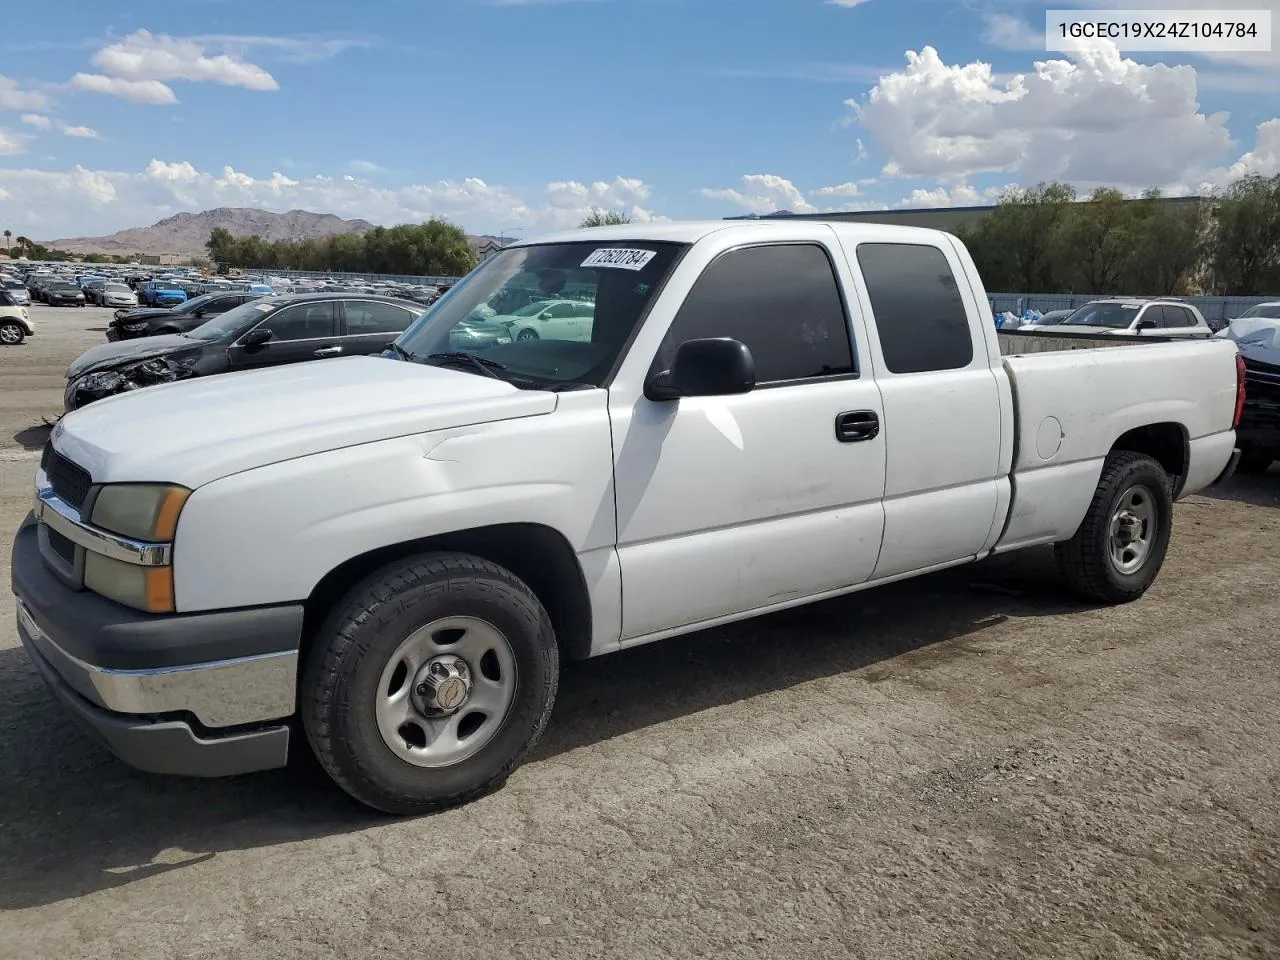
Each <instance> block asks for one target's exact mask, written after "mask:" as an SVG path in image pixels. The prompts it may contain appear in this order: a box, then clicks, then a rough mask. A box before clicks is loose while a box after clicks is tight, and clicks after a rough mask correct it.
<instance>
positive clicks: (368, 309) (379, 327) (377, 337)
mask: <svg viewBox="0 0 1280 960" xmlns="http://www.w3.org/2000/svg"><path fill="white" fill-rule="evenodd" d="M342 312H343V315H344V326H343V337H342V352H343V353H346V354H374V353H381V352H382V351H383V350H385V349H387V347H389V346H391V344H393V343H394V342H395V341H396V338H397V337H399V336H400V334H402V333H404V331H405V329H406V328H407V327H408V326H409V324H410V323H412V322H413V321H414V320H415V319H417V317H418V315H419V314H420V313H421V312H422V311H421V310H419V311H417V312H414V311H411V310H409V309H408V308H407V307H401V306H398V305H396V304H394V303H386V302H384V301H381V300H343V301H342Z"/></svg>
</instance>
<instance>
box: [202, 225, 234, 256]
mask: <svg viewBox="0 0 1280 960" xmlns="http://www.w3.org/2000/svg"><path fill="white" fill-rule="evenodd" d="M235 240H236V238H235V237H234V236H232V235H231V231H230V230H228V229H227V228H226V227H214V228H213V230H212V231H211V232H210V234H209V239H208V240H207V241H205V245H204V246H205V249H206V250H208V251H209V259H210V260H212V261H213V262H214V263H228V262H229V261H230V259H231V254H232V250H233V248H234V246H235Z"/></svg>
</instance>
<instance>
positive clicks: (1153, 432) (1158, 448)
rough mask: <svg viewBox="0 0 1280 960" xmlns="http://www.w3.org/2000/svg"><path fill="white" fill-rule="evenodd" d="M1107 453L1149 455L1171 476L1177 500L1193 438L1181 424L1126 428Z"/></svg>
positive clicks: (1174, 495)
mask: <svg viewBox="0 0 1280 960" xmlns="http://www.w3.org/2000/svg"><path fill="white" fill-rule="evenodd" d="M1107 452H1108V454H1109V455H1110V454H1116V453H1121V452H1128V453H1140V454H1142V455H1144V456H1148V457H1150V458H1151V459H1152V460H1154V461H1156V463H1158V464H1160V466H1162V467H1163V468H1164V472H1165V473H1167V474H1168V475H1169V481H1170V486H1171V491H1170V492H1171V494H1172V496H1173V499H1175V500H1176V499H1178V495H1179V494H1180V493H1181V492H1182V485H1183V483H1185V482H1186V478H1187V469H1188V467H1189V465H1190V462H1191V440H1190V435H1189V434H1188V432H1187V428H1186V427H1185V426H1183V425H1182V424H1181V423H1177V422H1173V421H1165V422H1161V423H1149V424H1145V425H1143V426H1141V427H1134V428H1133V429H1132V430H1127V431H1125V432H1124V433H1122V434H1121V435H1120V436H1119V437H1117V438H1116V441H1115V443H1113V444H1111V448H1110V450H1108V451H1107Z"/></svg>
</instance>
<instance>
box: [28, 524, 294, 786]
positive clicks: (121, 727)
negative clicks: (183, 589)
mask: <svg viewBox="0 0 1280 960" xmlns="http://www.w3.org/2000/svg"><path fill="white" fill-rule="evenodd" d="M41 536H47V532H45V531H44V529H43V528H42V527H41V526H40V525H39V524H37V523H36V521H35V518H34V516H29V517H28V518H27V520H26V521H25V522H24V523H23V525H22V526H21V527H20V528H19V530H18V534H17V536H16V537H15V538H14V545H13V563H12V578H13V592H14V593H15V594H16V595H17V598H18V604H17V606H18V635H19V637H20V638H21V640H22V644H23V646H24V647H25V648H26V650H27V652H28V654H29V655H30V656H31V659H32V662H33V663H34V664H35V665H36V667H37V669H38V670H39V671H40V674H41V676H43V677H44V679H45V681H46V682H47V683H48V685H49V687H50V688H51V689H52V691H53V692H54V694H55V695H56V696H57V698H58V699H59V700H60V701H61V702H62V703H63V705H64V706H65V707H66V708H67V709H68V710H70V711H71V713H72V714H74V715H75V716H76V717H77V718H78V719H79V720H80V721H81V722H82V723H84V724H85V725H87V726H88V727H89V728H90V729H92V730H94V731H96V733H97V735H98V738H99V739H100V740H101V741H102V742H104V743H105V744H106V745H107V746H108V747H109V748H110V749H111V750H112V751H113V752H114V753H115V754H116V755H117V756H119V757H120V758H121V759H122V760H124V761H125V762H126V763H128V764H130V765H132V766H134V767H137V768H139V769H141V770H147V771H150V772H154V773H174V774H184V775H188V776H226V775H230V774H236V773H249V772H252V771H256V770H266V769H271V768H273V767H280V766H283V765H284V764H285V762H286V760H287V757H288V748H289V728H288V725H287V724H286V722H285V721H286V720H287V719H288V718H289V717H290V716H291V715H292V714H293V713H294V710H295V708H296V690H297V671H298V657H299V641H300V637H301V632H302V607H301V606H300V605H296V604H290V605H284V606H276V607H260V608H250V609H242V610H226V611H218V612H215V613H199V614H176V615H172V616H157V615H152V614H144V613H139V612H137V611H134V610H130V609H128V608H127V607H123V606H121V605H119V604H116V603H113V602H112V601H110V600H107V599H105V598H103V597H100V596H98V595H97V594H94V593H92V592H89V591H85V590H75V589H72V588H71V587H69V586H67V585H66V584H65V583H63V581H62V580H61V579H60V578H59V577H58V576H56V575H55V574H54V573H53V571H52V570H50V569H49V567H48V566H47V565H46V564H45V562H44V560H43V558H42V556H41V550H40V538H41Z"/></svg>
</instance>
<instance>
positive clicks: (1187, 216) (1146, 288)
mask: <svg viewBox="0 0 1280 960" xmlns="http://www.w3.org/2000/svg"><path fill="white" fill-rule="evenodd" d="M1129 204H1130V207H1131V209H1132V213H1133V221H1132V238H1133V247H1132V250H1131V251H1130V253H1129V256H1128V259H1127V262H1126V265H1125V270H1124V275H1123V277H1122V279H1121V286H1122V288H1123V290H1124V292H1126V293H1134V294H1142V293H1150V294H1156V295H1163V296H1168V295H1170V294H1182V293H1187V292H1189V291H1188V288H1189V287H1190V285H1191V284H1192V282H1193V280H1194V278H1195V275H1196V273H1197V272H1198V269H1199V267H1200V264H1201V262H1202V260H1203V259H1204V258H1205V256H1206V254H1207V253H1208V248H1207V247H1206V244H1205V230H1206V227H1207V224H1208V216H1207V209H1206V206H1205V204H1203V203H1201V202H1199V201H1191V202H1185V203H1178V204H1171V203H1168V202H1162V199H1161V196H1160V191H1159V190H1154V189H1153V190H1148V191H1147V192H1146V193H1145V194H1143V197H1142V199H1141V200H1131V201H1129Z"/></svg>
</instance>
